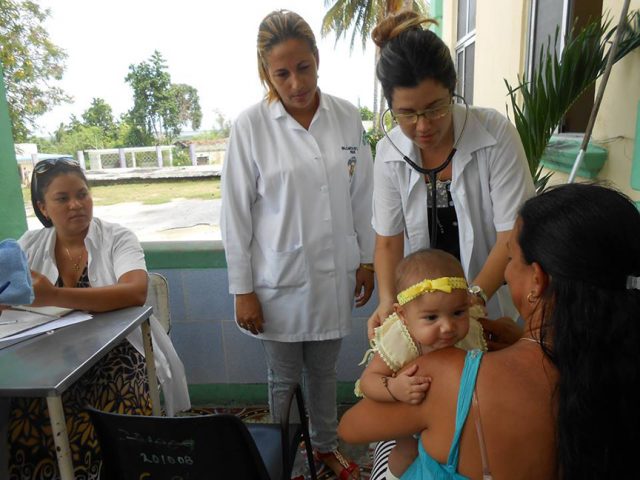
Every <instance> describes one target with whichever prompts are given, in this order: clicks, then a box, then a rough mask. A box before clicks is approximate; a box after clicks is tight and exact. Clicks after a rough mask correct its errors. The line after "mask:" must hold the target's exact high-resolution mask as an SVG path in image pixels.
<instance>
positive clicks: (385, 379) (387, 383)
mask: <svg viewBox="0 0 640 480" xmlns="http://www.w3.org/2000/svg"><path fill="white" fill-rule="evenodd" d="M382 384H383V385H384V388H386V389H387V392H389V395H391V398H393V399H394V400H395V401H396V402H399V401H400V400H398V399H397V398H396V397H395V395H394V394H393V393H391V390H389V377H382Z"/></svg>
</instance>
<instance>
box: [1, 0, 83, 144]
mask: <svg viewBox="0 0 640 480" xmlns="http://www.w3.org/2000/svg"><path fill="white" fill-rule="evenodd" d="M49 14H50V11H49V10H48V9H41V8H40V7H39V6H38V4H37V3H35V2H33V1H28V0H24V1H20V0H0V62H1V63H2V66H3V69H4V82H5V85H6V91H7V103H8V104H9V116H10V117H11V122H12V124H13V135H14V139H15V141H17V142H21V141H24V140H26V138H27V136H28V134H29V130H30V129H32V128H33V127H35V125H36V119H37V117H39V116H40V115H42V114H44V113H46V112H47V111H49V110H51V109H52V108H53V107H54V106H56V105H59V104H60V103H63V102H68V101H70V100H71V99H70V97H69V96H67V95H66V94H65V92H64V91H63V90H62V89H61V88H59V87H57V86H54V85H51V83H50V82H51V81H52V80H60V79H61V78H62V74H63V73H64V68H65V66H64V60H65V59H66V57H67V55H66V53H65V52H64V51H63V50H62V49H61V48H59V47H58V46H56V45H55V44H54V43H53V42H52V41H51V40H50V39H49V34H48V33H47V30H46V29H45V28H44V26H43V22H44V21H45V20H46V18H47V17H48V16H49Z"/></svg>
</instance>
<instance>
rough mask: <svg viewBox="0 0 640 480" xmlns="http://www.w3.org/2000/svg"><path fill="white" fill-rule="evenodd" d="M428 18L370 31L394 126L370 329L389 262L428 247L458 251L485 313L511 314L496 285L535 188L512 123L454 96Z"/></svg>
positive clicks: (378, 196) (384, 151)
mask: <svg viewBox="0 0 640 480" xmlns="http://www.w3.org/2000/svg"><path fill="white" fill-rule="evenodd" d="M429 23H432V22H431V21H429V20H427V19H426V18H424V17H421V16H419V15H418V14H417V13H415V12H401V13H399V14H397V15H395V16H392V17H389V18H387V19H386V20H384V21H383V22H381V23H380V24H379V25H378V26H377V27H376V29H375V30H374V32H373V35H372V36H373V39H374V41H375V42H376V44H377V45H378V46H379V47H380V49H381V55H380V60H379V61H378V65H377V75H378V78H379V79H380V82H381V84H382V89H383V91H384V95H385V97H386V99H387V102H388V104H389V106H390V110H391V115H392V116H393V118H394V119H395V121H396V123H397V124H398V126H397V127H396V128H394V129H393V130H391V131H390V132H389V133H388V135H386V136H385V137H384V138H383V139H382V140H380V142H379V143H378V146H377V154H376V163H375V173H374V205H373V227H374V229H375V231H376V247H375V261H374V263H375V267H376V274H377V277H378V295H379V298H380V303H379V306H378V308H377V310H376V311H375V313H374V314H373V316H372V317H371V318H370V319H369V325H368V326H369V334H370V336H371V334H372V333H373V328H374V327H375V326H377V325H378V324H379V323H380V321H381V320H382V319H384V318H385V317H386V316H387V315H388V314H389V313H390V312H391V311H392V309H393V302H394V299H395V297H396V292H395V287H394V282H393V278H394V275H393V274H394V270H395V267H396V265H397V264H398V263H399V261H400V260H401V259H402V257H403V256H405V255H408V254H410V253H412V252H415V251H417V250H420V249H423V248H427V247H432V248H440V249H443V250H446V251H448V252H449V253H451V254H453V255H455V256H456V257H458V258H459V259H460V261H461V263H462V265H463V267H464V270H465V275H466V277H467V278H468V279H469V280H470V281H471V284H472V285H473V286H472V287H471V289H470V290H471V293H473V294H475V298H476V299H477V302H479V303H484V304H486V308H487V313H488V316H489V317H491V318H496V317H501V316H515V314H516V312H515V309H514V308H513V304H512V302H511V299H510V296H509V293H508V291H507V290H506V286H505V287H503V285H504V270H505V266H506V263H507V249H506V241H507V239H508V237H509V233H510V231H511V229H512V228H513V225H514V222H515V219H516V214H517V211H518V208H519V207H520V205H521V204H522V203H523V202H524V201H525V200H526V199H527V198H529V197H530V196H531V195H533V193H534V188H533V182H532V179H531V175H530V173H529V170H528V166H527V162H526V157H525V153H524V150H523V148H522V144H521V142H520V138H519V136H518V133H517V131H516V129H515V128H514V127H513V125H511V123H510V122H509V121H508V120H507V119H506V118H505V117H503V116H502V115H500V114H499V113H498V112H496V111H495V110H491V109H486V108H476V107H467V106H466V105H464V106H463V105H459V104H455V103H454V96H455V95H454V90H455V86H456V72H455V67H454V64H453V61H452V59H451V54H450V52H449V49H448V48H447V46H446V45H445V44H444V43H443V42H442V40H441V39H440V38H438V37H437V36H436V35H435V34H434V33H433V32H431V31H429V30H426V29H425V28H424V27H423V25H424V24H427V25H428V24H429ZM407 159H408V160H411V161H412V162H414V163H415V164H416V166H417V167H418V168H415V167H414V166H412V165H410V164H409V162H408V161H407ZM432 184H435V186H436V195H435V196H436V201H435V202H433V200H432V198H433V197H432V194H433V191H432V188H431V187H432ZM433 203H435V204H436V205H437V208H435V209H434V208H432V204H433ZM433 212H437V213H435V215H434V213H433ZM434 237H435V238H434ZM492 297H493V298H492Z"/></svg>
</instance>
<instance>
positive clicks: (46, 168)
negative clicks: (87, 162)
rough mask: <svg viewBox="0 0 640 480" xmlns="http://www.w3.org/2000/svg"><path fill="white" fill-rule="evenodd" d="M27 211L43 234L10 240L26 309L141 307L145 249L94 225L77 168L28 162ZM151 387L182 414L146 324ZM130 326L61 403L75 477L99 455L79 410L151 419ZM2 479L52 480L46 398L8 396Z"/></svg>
mask: <svg viewBox="0 0 640 480" xmlns="http://www.w3.org/2000/svg"><path fill="white" fill-rule="evenodd" d="M31 202H32V204H33V210H34V212H35V214H36V216H37V217H38V219H39V220H40V221H41V222H42V224H43V225H44V226H45V227H46V228H44V229H41V230H38V231H29V232H26V233H25V234H24V235H23V236H22V238H20V240H19V243H20V246H21V247H22V249H23V250H24V251H25V253H26V254H27V258H28V260H29V267H30V268H31V270H32V280H33V289H34V293H35V301H34V303H33V305H34V306H44V305H52V306H58V307H69V308H74V309H79V310H87V311H91V312H106V311H109V310H116V309H120V308H125V307H132V306H139V305H143V304H144V302H145V300H146V297H147V271H146V265H145V260H144V252H143V251H142V248H141V246H140V243H139V242H138V240H137V239H136V237H135V235H134V234H133V232H131V231H130V230H128V229H126V228H124V227H122V226H120V225H117V224H113V223H108V222H104V221H102V220H100V219H97V218H93V200H92V198H91V192H90V190H89V185H88V183H87V179H86V177H85V175H84V173H83V171H82V169H81V168H80V166H79V164H78V163H77V162H75V161H74V160H73V159H72V158H69V157H59V158H54V159H48V160H43V161H41V162H39V163H38V164H36V166H35V168H34V170H33V176H32V180H31ZM151 331H152V338H153V345H154V353H155V360H156V369H157V375H158V379H159V382H160V384H161V386H162V389H163V394H164V399H165V409H166V410H167V414H168V415H173V413H174V412H176V411H181V410H186V409H189V408H190V406H191V405H190V402H189V394H188V391H187V383H186V378H185V374H184V367H183V365H182V362H181V361H180V359H179V358H178V356H177V354H176V352H175V350H174V348H173V345H172V344H171V340H170V339H169V337H168V336H167V334H166V333H165V332H164V330H163V329H162V327H161V326H160V324H159V323H158V321H157V320H156V319H155V318H154V317H153V316H152V317H151ZM143 352H144V350H143V346H142V335H141V333H140V330H139V329H136V330H135V331H134V332H133V333H131V334H130V335H129V336H128V337H127V339H126V340H124V341H123V342H122V343H121V344H120V345H118V346H117V347H116V348H114V349H113V350H112V351H111V352H109V353H108V354H107V355H106V356H105V357H104V358H103V359H102V360H101V361H100V362H98V363H97V364H96V365H94V366H93V367H92V368H91V369H90V370H89V371H88V372H87V373H85V374H84V375H83V377H82V378H81V379H80V380H78V381H77V382H76V383H75V384H74V386H73V387H71V388H70V389H69V390H68V391H66V392H65V393H64V394H63V396H62V403H63V406H64V413H65V417H66V419H67V429H68V433H69V443H70V446H71V452H72V457H73V458H72V460H73V464H74V467H75V472H74V474H75V478H81V479H87V480H88V479H97V478H99V473H100V463H101V459H100V452H99V449H98V445H97V439H96V436H95V435H94V433H93V427H92V425H91V423H90V421H89V417H88V415H87V414H86V413H85V412H84V411H83V410H84V407H85V406H86V405H91V406H93V407H95V408H98V409H101V410H106V411H111V412H117V413H125V414H136V415H150V414H151V401H150V396H149V387H148V383H147V377H146V367H145V361H144V356H143ZM8 440H9V444H10V460H9V478H10V479H14V478H15V479H22V478H38V479H54V478H59V473H58V468H57V463H56V454H55V451H54V446H53V438H52V436H51V427H50V423H49V417H48V415H47V412H46V401H45V400H44V399H36V398H15V399H13V400H12V403H11V420H10V424H9V438H8Z"/></svg>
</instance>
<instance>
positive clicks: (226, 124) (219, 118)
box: [213, 108, 231, 138]
mask: <svg viewBox="0 0 640 480" xmlns="http://www.w3.org/2000/svg"><path fill="white" fill-rule="evenodd" d="M213 113H214V114H215V116H216V124H217V125H216V126H214V128H213V131H214V132H215V133H216V136H217V137H218V138H227V137H228V136H229V132H231V121H230V120H229V119H228V118H227V117H225V115H224V114H223V113H222V112H221V111H220V110H218V109H217V108H215V109H214V110H213Z"/></svg>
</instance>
